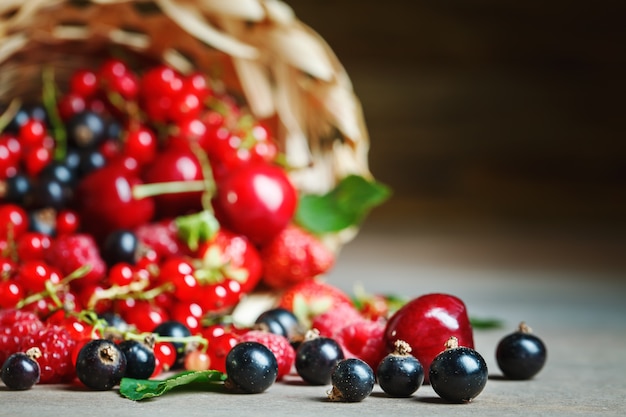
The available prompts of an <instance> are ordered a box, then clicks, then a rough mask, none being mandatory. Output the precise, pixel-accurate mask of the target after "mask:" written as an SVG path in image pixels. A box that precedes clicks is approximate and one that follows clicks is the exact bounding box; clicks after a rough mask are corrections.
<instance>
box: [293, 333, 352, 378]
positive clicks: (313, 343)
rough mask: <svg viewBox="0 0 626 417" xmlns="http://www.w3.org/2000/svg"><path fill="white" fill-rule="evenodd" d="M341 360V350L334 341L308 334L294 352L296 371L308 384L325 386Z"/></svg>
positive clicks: (342, 356)
mask: <svg viewBox="0 0 626 417" xmlns="http://www.w3.org/2000/svg"><path fill="white" fill-rule="evenodd" d="M342 359H344V354H343V350H342V349H341V346H339V344H338V343H337V342H336V341H335V340H333V339H331V338H328V337H320V336H319V335H318V334H316V333H315V332H309V333H308V334H307V336H306V337H305V340H304V341H303V342H302V343H300V346H298V350H296V360H295V366H296V371H297V372H298V375H300V377H302V379H303V380H304V381H305V382H307V383H308V384H311V385H326V384H329V383H330V380H331V375H332V373H333V370H334V369H335V366H336V365H337V363H339V361H341V360H342Z"/></svg>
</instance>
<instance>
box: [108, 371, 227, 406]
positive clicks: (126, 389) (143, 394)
mask: <svg viewBox="0 0 626 417" xmlns="http://www.w3.org/2000/svg"><path fill="white" fill-rule="evenodd" d="M225 379H226V375H225V374H224V373H222V372H220V371H214V370H209V371H184V372H181V373H178V374H176V375H173V376H171V377H169V378H166V379H161V380H153V379H134V378H122V381H121V382H120V394H121V395H122V396H123V397H126V398H128V399H130V400H133V401H139V400H145V399H146V398H153V397H159V396H161V395H163V394H165V393H166V392H168V391H170V390H171V389H173V388H177V387H182V386H186V385H191V384H194V385H200V386H203V387H206V388H207V389H210V388H212V387H215V386H216V385H218V384H219V385H221V383H222V382H223V381H224V380H225Z"/></svg>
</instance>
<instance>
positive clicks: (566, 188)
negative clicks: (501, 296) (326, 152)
mask: <svg viewBox="0 0 626 417" xmlns="http://www.w3.org/2000/svg"><path fill="white" fill-rule="evenodd" d="M287 3H288V4H290V5H291V6H292V7H293V8H294V10H295V12H296V15H297V16H298V17H299V18H300V19H301V20H302V21H304V22H305V23H307V24H308V25H310V26H311V27H313V28H314V29H315V30H316V31H317V32H318V33H320V34H321V35H322V36H323V37H324V38H325V39H326V41H327V42H328V43H329V44H330V46H331V47H332V48H333V50H334V51H335V53H336V54H337V55H338V57H339V59H340V60H341V61H342V62H343V64H344V66H345V67H346V69H347V71H348V73H349V75H350V77H351V79H352V81H353V83H354V87H355V90H356V92H357V95H358V96H359V98H360V99H361V102H362V104H363V107H364V112H365V117H366V121H367V125H368V128H369V132H370V136H371V141H372V146H371V154H370V166H371V169H372V171H373V173H374V174H375V175H376V177H377V178H379V179H380V180H381V181H383V182H385V183H387V184H389V185H390V186H391V187H392V188H393V189H394V197H393V199H392V201H391V202H390V203H389V204H388V205H386V206H385V207H381V208H380V209H377V210H375V212H374V213H373V214H372V215H373V216H375V217H376V216H378V217H380V218H382V217H384V216H385V214H394V215H395V213H398V212H400V213H401V214H404V215H406V217H408V218H410V219H411V221H413V222H415V224H417V225H418V226H420V227H451V225H452V227H468V226H469V227H475V226H477V227H483V226H485V227H486V226H495V227H496V228H498V227H499V228H503V229H504V228H511V229H520V230H521V229H524V230H528V229H531V230H534V229H536V230H544V231H545V230H548V229H549V230H555V231H559V232H566V233H579V232H581V233H582V232H589V233H598V232H599V233H602V234H603V236H605V237H610V238H614V239H617V240H621V239H622V237H626V234H625V233H624V231H625V230H626V227H625V226H626V145H625V143H624V142H625V139H626V135H625V133H626V128H625V119H626V118H625V117H624V116H625V112H624V110H625V109H626V105H625V96H626V82H625V81H624V79H625V77H626V55H625V54H624V51H625V50H626V48H625V45H626V43H625V41H626V36H625V34H626V29H625V25H624V16H625V15H626V14H625V13H626V3H624V2H623V1H617V0H616V1H612V0H608V1H599V2H568V1H564V0H555V1H552V2H543V1H524V2H503V1H498V0H415V1H400V0H386V1H380V0H378V1H375V0H287Z"/></svg>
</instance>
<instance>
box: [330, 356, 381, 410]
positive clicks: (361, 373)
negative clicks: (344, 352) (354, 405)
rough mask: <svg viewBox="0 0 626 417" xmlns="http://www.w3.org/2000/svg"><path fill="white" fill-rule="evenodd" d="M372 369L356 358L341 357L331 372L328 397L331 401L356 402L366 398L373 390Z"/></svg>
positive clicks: (374, 379)
mask: <svg viewBox="0 0 626 417" xmlns="http://www.w3.org/2000/svg"><path fill="white" fill-rule="evenodd" d="M375 381H376V378H375V377H374V371H373V370H372V368H371V367H370V366H369V365H368V364H367V363H365V362H364V361H362V360H361V359H358V358H349V359H343V360H341V361H339V363H337V366H335V369H334V370H333V372H332V374H331V382H332V384H333V388H332V390H331V391H330V392H329V393H328V398H329V399H330V400H332V401H346V402H358V401H363V400H364V399H365V398H367V397H368V396H369V395H370V394H371V393H372V391H373V390H374V382H375Z"/></svg>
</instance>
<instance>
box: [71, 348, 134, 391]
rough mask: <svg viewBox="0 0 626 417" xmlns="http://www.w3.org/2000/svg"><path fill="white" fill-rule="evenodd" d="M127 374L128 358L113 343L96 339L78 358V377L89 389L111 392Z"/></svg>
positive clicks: (82, 349)
mask: <svg viewBox="0 0 626 417" xmlns="http://www.w3.org/2000/svg"><path fill="white" fill-rule="evenodd" d="M125 373H126V357H125V356H124V353H123V352H122V351H121V350H120V348H119V347H118V346H117V345H116V344H115V343H114V342H112V341H110V340H106V339H94V340H90V341H89V342H87V343H86V344H85V345H84V346H83V347H82V348H81V349H80V351H79V352H78V356H77V358H76V376H77V377H78V379H79V380H80V381H81V382H82V383H83V384H85V386H87V387H88V388H91V389H93V390H100V391H104V390H110V389H112V388H113V387H114V386H116V385H118V384H119V383H120V381H121V380H122V377H123V376H124V374H125Z"/></svg>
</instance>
